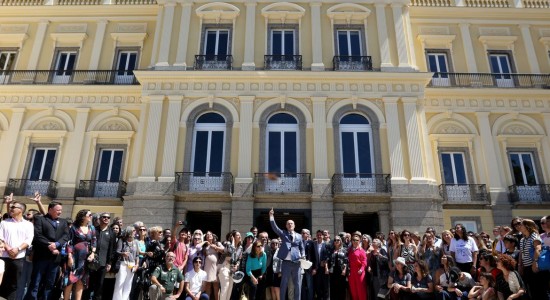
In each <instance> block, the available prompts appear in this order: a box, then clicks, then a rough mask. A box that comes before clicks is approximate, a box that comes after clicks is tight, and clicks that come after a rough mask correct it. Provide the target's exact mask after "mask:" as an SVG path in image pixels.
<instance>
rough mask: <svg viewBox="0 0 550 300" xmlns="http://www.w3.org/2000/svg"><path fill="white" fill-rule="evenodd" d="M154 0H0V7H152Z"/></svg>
mask: <svg viewBox="0 0 550 300" xmlns="http://www.w3.org/2000/svg"><path fill="white" fill-rule="evenodd" d="M153 4H157V1H156V0H0V6H39V5H46V6H48V5H153Z"/></svg>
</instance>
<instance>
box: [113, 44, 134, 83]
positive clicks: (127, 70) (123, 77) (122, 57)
mask: <svg viewBox="0 0 550 300" xmlns="http://www.w3.org/2000/svg"><path fill="white" fill-rule="evenodd" d="M137 63H138V51H137V50H120V51H118V53H117V58H116V65H115V68H116V75H115V83H119V84H131V83H132V82H133V81H134V70H135V69H136V68H137Z"/></svg>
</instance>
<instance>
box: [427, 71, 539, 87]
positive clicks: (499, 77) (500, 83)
mask: <svg viewBox="0 0 550 300" xmlns="http://www.w3.org/2000/svg"><path fill="white" fill-rule="evenodd" d="M428 86H429V87H467V88H525V89H529V88H539V89H550V74H500V73H439V72H436V73H434V75H433V78H432V80H431V82H430V83H429V84H428Z"/></svg>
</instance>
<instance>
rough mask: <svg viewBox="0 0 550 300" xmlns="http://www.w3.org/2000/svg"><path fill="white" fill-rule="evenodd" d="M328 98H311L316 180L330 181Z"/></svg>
mask: <svg viewBox="0 0 550 300" xmlns="http://www.w3.org/2000/svg"><path fill="white" fill-rule="evenodd" d="M326 99H327V97H311V100H312V101H313V159H314V163H315V177H314V181H315V180H324V181H326V180H327V179H328V169H327V160H328V158H327V119H326V118H327V117H326V112H325V101H326Z"/></svg>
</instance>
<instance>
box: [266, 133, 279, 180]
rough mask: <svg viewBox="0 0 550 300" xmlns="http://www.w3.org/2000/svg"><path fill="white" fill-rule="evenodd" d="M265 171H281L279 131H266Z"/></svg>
mask: <svg viewBox="0 0 550 300" xmlns="http://www.w3.org/2000/svg"><path fill="white" fill-rule="evenodd" d="M268 134H269V135H268V149H267V153H268V157H267V171H268V172H281V133H280V132H269V133H268Z"/></svg>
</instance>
